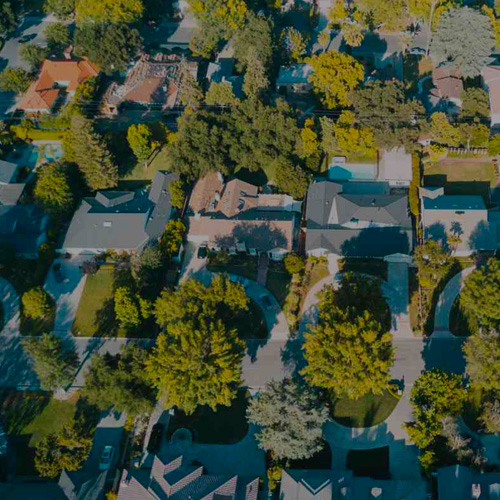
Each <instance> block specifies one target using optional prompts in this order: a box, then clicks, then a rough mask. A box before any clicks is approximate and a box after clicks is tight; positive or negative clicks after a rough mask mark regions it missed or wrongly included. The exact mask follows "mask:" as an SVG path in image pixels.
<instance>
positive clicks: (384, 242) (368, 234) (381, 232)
mask: <svg viewBox="0 0 500 500" xmlns="http://www.w3.org/2000/svg"><path fill="white" fill-rule="evenodd" d="M339 233H342V230H339ZM409 235H411V229H409V228H408V230H407V231H403V230H402V229H401V227H380V228H367V229H362V230H361V231H360V232H359V234H357V235H356V236H354V237H352V238H349V239H346V240H344V241H343V242H342V243H341V244H340V253H341V255H342V256H343V257H385V256H386V255H391V254H393V253H402V254H409V253H410V250H411V244H410V242H411V236H409Z"/></svg>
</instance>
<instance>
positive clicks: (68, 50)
mask: <svg viewBox="0 0 500 500" xmlns="http://www.w3.org/2000/svg"><path fill="white" fill-rule="evenodd" d="M72 54H73V45H68V46H67V47H66V48H65V49H64V58H65V59H67V60H68V61H70V60H71V56H72Z"/></svg>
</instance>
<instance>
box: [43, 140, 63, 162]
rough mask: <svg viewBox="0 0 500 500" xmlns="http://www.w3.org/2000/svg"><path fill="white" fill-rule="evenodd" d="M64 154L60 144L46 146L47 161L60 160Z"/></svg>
mask: <svg viewBox="0 0 500 500" xmlns="http://www.w3.org/2000/svg"><path fill="white" fill-rule="evenodd" d="M62 155H63V150H62V146H61V145H60V144H47V145H46V146H45V154H44V156H45V159H46V160H47V161H55V160H59V159H60V158H61V157H62Z"/></svg>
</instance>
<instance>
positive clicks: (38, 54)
mask: <svg viewBox="0 0 500 500" xmlns="http://www.w3.org/2000/svg"><path fill="white" fill-rule="evenodd" d="M48 53H49V51H48V49H47V48H45V47H40V46H38V45H35V44H33V43H24V44H22V45H21V49H20V50H19V54H20V56H21V59H22V60H23V61H26V62H27V63H28V64H29V65H30V66H31V69H32V70H36V69H38V68H39V67H40V65H41V64H42V62H43V61H44V60H45V58H46V57H47V55H48Z"/></svg>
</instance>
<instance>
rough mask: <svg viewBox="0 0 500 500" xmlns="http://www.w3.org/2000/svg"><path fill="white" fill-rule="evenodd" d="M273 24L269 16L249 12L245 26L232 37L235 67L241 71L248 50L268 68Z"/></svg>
mask: <svg viewBox="0 0 500 500" xmlns="http://www.w3.org/2000/svg"><path fill="white" fill-rule="evenodd" d="M273 28H274V24H273V21H272V20H271V19H270V18H266V17H265V16H264V15H262V14H259V15H255V14H254V13H253V12H249V13H248V16H247V22H246V24H245V26H244V27H243V28H242V29H241V30H238V31H237V33H236V36H235V38H234V42H233V41H232V42H231V43H234V58H235V59H236V68H237V69H238V71H241V72H243V71H244V70H245V68H246V66H247V64H248V57H249V55H250V52H253V53H254V55H255V57H257V59H259V61H261V62H262V64H263V65H264V68H266V69H267V68H269V67H270V65H271V62H272V58H273V49H274V40H273Z"/></svg>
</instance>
